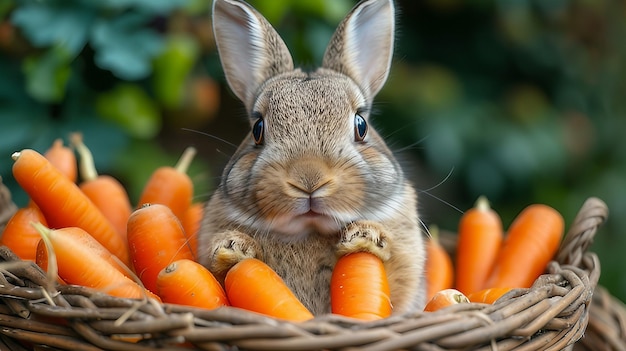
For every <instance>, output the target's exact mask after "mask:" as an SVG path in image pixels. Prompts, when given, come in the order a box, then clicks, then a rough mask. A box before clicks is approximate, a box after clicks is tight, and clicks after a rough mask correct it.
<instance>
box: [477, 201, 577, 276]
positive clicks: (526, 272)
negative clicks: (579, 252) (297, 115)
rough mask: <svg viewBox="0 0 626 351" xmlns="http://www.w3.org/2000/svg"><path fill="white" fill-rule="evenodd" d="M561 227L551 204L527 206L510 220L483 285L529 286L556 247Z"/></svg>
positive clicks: (562, 222) (562, 221) (550, 257)
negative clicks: (500, 247) (506, 232)
mask: <svg viewBox="0 0 626 351" xmlns="http://www.w3.org/2000/svg"><path fill="white" fill-rule="evenodd" d="M564 227H565V223H564V220H563V216H561V214H560V213H559V212H558V211H557V210H555V209H554V208H552V207H550V206H547V205H543V204H532V205H530V206H528V207H526V208H525V209H524V210H523V211H522V212H521V213H520V214H518V215H517V217H516V218H515V220H514V221H513V223H511V226H510V227H509V230H508V234H507V237H506V238H505V239H504V244H503V246H502V249H501V250H500V253H499V254H498V258H497V259H496V262H495V265H494V266H493V269H492V270H491V273H490V274H489V277H488V279H487V281H486V283H485V286H484V288H529V287H530V286H531V285H532V284H533V282H534V281H535V280H536V279H537V278H538V277H539V276H540V275H541V274H542V273H543V272H544V270H545V268H546V265H547V264H548V262H550V260H551V259H552V257H553V256H554V254H555V253H556V251H557V250H558V248H559V244H560V242H561V237H562V235H563V231H564Z"/></svg>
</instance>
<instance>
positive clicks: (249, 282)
mask: <svg viewBox="0 0 626 351" xmlns="http://www.w3.org/2000/svg"><path fill="white" fill-rule="evenodd" d="M224 287H225V290H226V296H227V297H228V301H230V304H231V306H234V307H238V308H243V309H246V310H249V311H254V312H257V313H261V314H265V315H268V316H271V317H276V318H280V319H285V320H290V321H295V322H299V321H305V320H309V319H311V318H313V314H312V313H311V312H310V311H309V310H308V309H307V308H306V307H305V306H304V305H303V304H302V302H300V301H299V300H298V298H297V297H296V296H295V295H294V294H293V292H292V291H291V290H290V289H289V287H288V286H287V285H285V282H284V281H283V280H282V279H281V278H280V276H279V275H278V274H276V272H274V270H272V269H271V268H270V267H269V266H268V265H266V264H265V263H263V262H262V261H260V260H258V259H255V258H247V259H244V260H242V261H240V262H238V263H237V264H235V265H234V266H233V267H232V268H231V269H229V270H228V272H227V273H226V278H225V280H224Z"/></svg>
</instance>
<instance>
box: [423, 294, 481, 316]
mask: <svg viewBox="0 0 626 351" xmlns="http://www.w3.org/2000/svg"><path fill="white" fill-rule="evenodd" d="M469 302H470V301H469V299H468V298H467V296H465V295H464V294H463V293H462V292H460V291H458V290H456V289H444V290H441V291H438V292H437V293H436V294H435V295H433V297H432V298H430V300H428V303H427V304H426V306H425V307H424V311H426V312H435V311H437V310H440V309H442V308H444V307H448V306H452V305H456V304H459V303H469Z"/></svg>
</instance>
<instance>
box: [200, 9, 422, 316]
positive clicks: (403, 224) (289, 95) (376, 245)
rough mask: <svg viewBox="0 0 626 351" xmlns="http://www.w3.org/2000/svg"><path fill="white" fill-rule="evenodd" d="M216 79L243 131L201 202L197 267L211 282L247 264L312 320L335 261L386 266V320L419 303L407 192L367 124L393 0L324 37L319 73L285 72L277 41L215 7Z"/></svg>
mask: <svg viewBox="0 0 626 351" xmlns="http://www.w3.org/2000/svg"><path fill="white" fill-rule="evenodd" d="M213 26H214V32H215V39H216V43H217V48H218V52H219V55H220V58H221V61H222V65H223V68H224V72H225V75H226V79H227V81H228V83H229V85H230V87H231V89H232V90H233V92H234V93H235V95H237V97H238V98H239V99H240V100H241V101H242V102H243V103H244V104H245V107H246V110H247V112H248V117H249V120H250V126H251V135H250V137H249V138H246V139H245V140H244V141H243V142H242V143H241V145H240V146H239V148H238V149H237V151H236V152H235V154H234V155H233V157H232V159H231V160H230V162H229V163H228V164H227V166H226V168H225V170H224V173H223V175H222V180H221V183H220V185H219V187H218V188H217V189H216V191H215V193H214V194H213V196H212V197H211V199H210V200H209V202H208V204H207V205H206V211H205V213H206V215H205V218H204V221H203V225H202V229H201V232H200V237H199V256H200V261H201V262H202V263H203V264H204V265H206V266H207V267H208V268H209V269H210V270H211V271H212V272H213V273H214V274H215V275H216V276H217V277H218V279H223V277H224V274H225V272H226V271H227V270H228V269H229V268H230V267H232V265H234V264H235V263H236V262H238V261H240V260H242V259H243V258H246V257H256V258H259V259H261V260H263V261H264V262H266V263H267V264H268V265H269V266H271V267H272V268H273V269H274V270H275V271H276V272H277V273H278V274H279V275H280V276H281V277H282V278H283V279H284V280H285V282H286V283H287V285H288V286H289V287H290V288H291V289H292V290H293V292H294V293H295V294H296V296H298V297H299V298H300V300H301V301H302V302H303V303H304V304H305V305H306V306H307V307H308V308H309V309H310V310H311V311H312V312H313V313H314V314H316V315H319V314H323V313H328V312H330V290H329V289H330V286H329V285H330V284H329V282H330V276H331V273H332V270H333V267H334V265H335V262H336V261H337V258H338V257H339V256H340V255H343V254H345V253H349V252H355V251H369V252H372V253H374V254H375V255H377V256H378V257H380V258H381V259H382V260H383V261H384V263H385V268H386V271H387V274H388V278H389V285H390V288H391V299H392V303H393V307H394V313H405V312H410V311H413V310H417V309H421V308H422V307H423V305H424V304H425V301H424V300H425V286H424V277H423V275H424V274H423V270H424V259H425V250H424V244H423V239H422V233H421V230H420V222H419V219H418V214H417V199H416V192H415V190H414V189H413V187H412V186H411V184H409V182H408V181H407V179H406V178H405V177H404V175H403V172H402V170H401V168H400V166H399V164H398V162H397V161H396V159H395V158H394V155H393V154H392V152H391V151H390V150H389V149H388V147H387V146H386V145H385V143H384V141H383V140H382V139H381V137H380V136H379V135H378V133H377V132H376V131H375V130H374V129H373V128H372V127H371V126H370V123H369V119H370V111H371V106H372V100H373V98H374V96H375V95H376V93H378V91H379V90H380V89H381V87H382V86H383V84H384V83H385V81H386V79H387V75H388V72H389V66H390V64H391V57H392V52H393V41H394V7H393V2H392V0H366V1H362V2H360V3H359V4H358V5H356V6H355V7H354V9H352V11H351V12H350V13H349V14H348V16H347V17H346V18H345V19H344V20H343V21H342V22H341V24H340V25H339V27H338V28H337V30H336V32H335V34H334V35H333V37H332V39H331V41H330V44H329V45H328V48H327V49H326V53H325V55H324V61H323V65H322V67H321V68H319V69H317V70H315V71H313V72H304V71H302V70H300V69H295V68H294V65H293V61H292V58H291V54H290V53H289V50H288V49H287V47H286V45H285V43H284V42H283V40H282V39H281V38H280V36H279V35H278V33H277V32H276V31H275V30H274V28H272V26H271V25H270V24H269V23H268V21H267V20H266V19H265V18H264V17H263V16H262V15H261V14H259V13H258V12H257V11H256V10H255V9H254V8H252V7H251V6H250V5H248V4H247V3H245V2H243V1H237V0H214V3H213Z"/></svg>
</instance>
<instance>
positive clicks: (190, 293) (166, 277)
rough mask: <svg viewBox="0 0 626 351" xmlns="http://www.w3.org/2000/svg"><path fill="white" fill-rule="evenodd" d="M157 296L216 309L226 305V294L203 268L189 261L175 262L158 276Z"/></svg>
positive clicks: (177, 302)
mask: <svg viewBox="0 0 626 351" xmlns="http://www.w3.org/2000/svg"><path fill="white" fill-rule="evenodd" d="M156 285H157V294H158V295H159V296H160V297H161V300H162V301H163V302H167V303H174V304H178V305H185V306H194V307H200V308H206V309H214V308H217V307H220V306H227V305H228V299H227V298H226V293H225V292H224V289H223V288H222V286H221V285H220V283H219V282H218V281H217V279H215V277H214V276H213V274H212V273H211V272H209V270H208V269H207V268H206V267H204V266H203V265H201V264H199V263H197V262H195V261H192V260H188V259H182V260H178V261H174V262H172V263H171V264H169V265H168V266H167V267H165V268H163V270H161V272H160V273H159V275H158V276H157V282H156Z"/></svg>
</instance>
